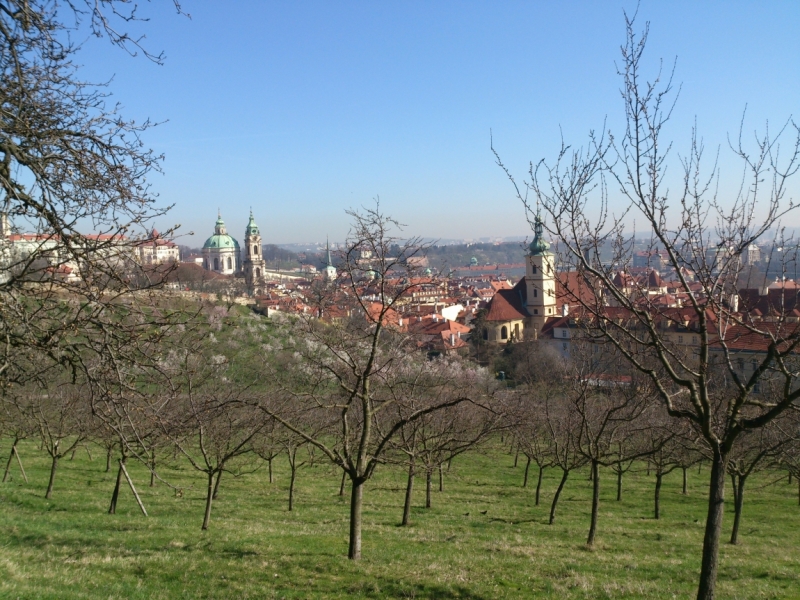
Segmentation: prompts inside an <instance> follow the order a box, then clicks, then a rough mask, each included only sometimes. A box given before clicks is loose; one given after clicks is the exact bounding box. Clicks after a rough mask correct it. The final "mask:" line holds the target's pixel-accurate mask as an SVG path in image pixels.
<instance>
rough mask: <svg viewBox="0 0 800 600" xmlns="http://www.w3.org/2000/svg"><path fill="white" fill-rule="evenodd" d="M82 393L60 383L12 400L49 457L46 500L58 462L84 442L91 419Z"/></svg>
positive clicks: (25, 392)
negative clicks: (87, 425)
mask: <svg viewBox="0 0 800 600" xmlns="http://www.w3.org/2000/svg"><path fill="white" fill-rule="evenodd" d="M84 393H85V389H84V388H82V387H78V386H75V385H72V384H70V383H61V384H60V385H58V384H54V385H52V386H51V387H50V388H48V389H38V388H37V386H29V387H28V388H26V389H25V390H24V392H23V393H21V394H19V395H17V397H16V398H15V404H16V407H17V410H18V411H19V415H20V417H21V418H22V419H24V420H25V421H26V422H27V423H28V426H29V427H30V428H31V430H32V431H36V433H37V434H38V437H39V440H40V442H41V443H42V447H43V448H44V450H45V451H46V452H47V454H48V455H49V456H50V478H49V480H48V483H47V492H46V493H45V496H44V497H45V498H47V499H48V500H49V499H50V498H51V497H52V495H53V487H54V485H55V479H56V472H57V470H58V465H59V461H60V460H61V459H62V458H64V457H65V456H67V455H68V454H70V453H71V452H72V451H73V450H74V449H75V448H77V447H78V446H79V445H80V444H81V443H82V442H83V441H84V440H85V439H86V436H87V433H88V430H87V427H86V424H87V422H88V421H89V416H90V415H89V411H88V405H87V403H86V400H85V398H84V397H83V394H84Z"/></svg>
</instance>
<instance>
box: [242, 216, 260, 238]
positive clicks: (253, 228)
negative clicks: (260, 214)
mask: <svg viewBox="0 0 800 600" xmlns="http://www.w3.org/2000/svg"><path fill="white" fill-rule="evenodd" d="M244 234H245V235H246V236H247V235H260V234H259V232H258V225H256V220H255V219H254V218H253V211H250V220H249V221H248V222H247V227H246V228H245V230H244Z"/></svg>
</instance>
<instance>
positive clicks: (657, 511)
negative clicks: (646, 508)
mask: <svg viewBox="0 0 800 600" xmlns="http://www.w3.org/2000/svg"><path fill="white" fill-rule="evenodd" d="M663 478H664V473H663V472H662V471H661V467H656V493H655V506H654V507H653V517H654V518H655V519H656V520H658V519H660V518H661V481H662V479H663Z"/></svg>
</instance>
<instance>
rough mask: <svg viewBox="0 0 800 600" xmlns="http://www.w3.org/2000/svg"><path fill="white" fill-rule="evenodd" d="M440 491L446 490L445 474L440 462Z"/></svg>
mask: <svg viewBox="0 0 800 600" xmlns="http://www.w3.org/2000/svg"><path fill="white" fill-rule="evenodd" d="M439 491H440V492H443V491H444V474H443V473H442V463H439Z"/></svg>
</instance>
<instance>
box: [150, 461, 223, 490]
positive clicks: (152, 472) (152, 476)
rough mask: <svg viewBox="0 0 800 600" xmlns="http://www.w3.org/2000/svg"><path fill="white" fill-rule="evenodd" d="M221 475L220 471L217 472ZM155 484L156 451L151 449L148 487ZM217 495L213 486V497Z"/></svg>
mask: <svg viewBox="0 0 800 600" xmlns="http://www.w3.org/2000/svg"><path fill="white" fill-rule="evenodd" d="M219 474H220V475H222V471H220V473H219ZM155 485H156V451H155V450H153V454H152V456H151V457H150V487H155ZM217 487H219V477H217ZM216 497H217V488H216V487H215V488H214V498H216Z"/></svg>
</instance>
